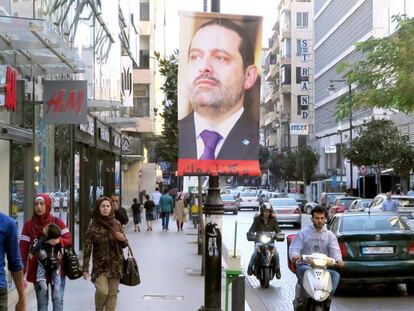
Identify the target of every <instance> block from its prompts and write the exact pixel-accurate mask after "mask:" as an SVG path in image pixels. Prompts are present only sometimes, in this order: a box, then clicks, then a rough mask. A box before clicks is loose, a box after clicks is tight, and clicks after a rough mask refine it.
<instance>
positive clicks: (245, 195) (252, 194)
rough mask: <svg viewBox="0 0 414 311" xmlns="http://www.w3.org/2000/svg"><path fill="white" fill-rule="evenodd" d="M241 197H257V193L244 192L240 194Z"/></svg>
mask: <svg viewBox="0 0 414 311" xmlns="http://www.w3.org/2000/svg"><path fill="white" fill-rule="evenodd" d="M240 196H241V197H255V196H256V193H255V192H242V193H240Z"/></svg>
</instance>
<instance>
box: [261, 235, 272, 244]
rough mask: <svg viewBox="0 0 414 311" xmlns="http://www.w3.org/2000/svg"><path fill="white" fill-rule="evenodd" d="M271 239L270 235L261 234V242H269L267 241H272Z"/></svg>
mask: <svg viewBox="0 0 414 311" xmlns="http://www.w3.org/2000/svg"><path fill="white" fill-rule="evenodd" d="M270 240H271V239H270V238H269V237H268V236H266V235H261V236H260V243H263V244H267V243H269V242H270Z"/></svg>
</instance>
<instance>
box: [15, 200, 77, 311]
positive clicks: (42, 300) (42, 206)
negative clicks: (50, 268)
mask: <svg viewBox="0 0 414 311" xmlns="http://www.w3.org/2000/svg"><path fill="white" fill-rule="evenodd" d="M51 204H52V200H51V198H50V196H49V195H48V194H47V193H40V194H38V195H37V196H36V197H35V200H34V210H33V216H32V218H31V219H29V220H28V221H26V222H25V224H24V226H23V230H22V234H21V236H20V245H19V247H20V253H21V255H22V261H23V265H24V272H25V273H26V272H27V281H28V282H31V283H34V288H35V292H36V299H37V310H38V311H47V310H48V304H49V284H50V285H51V289H52V295H51V296H52V304H53V310H54V311H61V310H63V293H64V290H65V271H64V264H63V256H60V276H61V282H60V285H59V286H60V290H55V288H54V287H55V285H54V284H53V283H52V280H51V276H50V275H47V276H46V283H47V287H46V289H45V288H44V287H42V286H41V285H40V282H37V278H36V273H37V270H38V269H37V267H38V260H37V258H36V256H33V255H32V254H30V248H31V247H32V246H33V245H34V244H35V243H36V242H37V240H38V239H39V238H40V237H41V236H42V235H43V229H44V228H45V227H47V226H48V225H49V224H53V223H55V224H56V225H57V226H58V227H59V228H60V237H58V238H56V239H51V240H48V241H47V242H46V243H49V244H50V245H52V246H54V245H56V244H58V243H60V244H61V248H62V249H63V248H65V247H70V246H71V245H72V236H71V234H70V232H69V229H68V228H67V227H66V225H65V223H64V222H63V220H62V219H60V218H54V217H53V215H51V214H50V209H51ZM28 259H29V260H28Z"/></svg>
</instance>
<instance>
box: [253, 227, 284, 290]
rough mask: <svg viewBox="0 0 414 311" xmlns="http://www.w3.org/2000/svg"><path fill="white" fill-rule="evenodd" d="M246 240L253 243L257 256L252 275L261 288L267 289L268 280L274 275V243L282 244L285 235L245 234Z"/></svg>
mask: <svg viewBox="0 0 414 311" xmlns="http://www.w3.org/2000/svg"><path fill="white" fill-rule="evenodd" d="M247 240H248V241H254V242H255V247H256V250H257V255H258V256H257V257H256V262H255V263H254V265H253V275H254V276H255V277H256V278H257V279H258V280H259V281H260V285H261V287H263V288H269V283H270V280H272V279H273V278H274V276H275V274H276V259H275V255H276V250H275V247H274V245H275V244H274V241H275V240H276V241H277V242H283V241H284V240H285V234H284V233H278V234H276V233H275V232H261V233H259V234H255V233H253V234H252V233H247ZM279 278H280V277H279Z"/></svg>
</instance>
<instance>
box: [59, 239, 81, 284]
mask: <svg viewBox="0 0 414 311" xmlns="http://www.w3.org/2000/svg"><path fill="white" fill-rule="evenodd" d="M63 261H64V266H65V274H66V276H67V277H68V278H69V279H70V280H76V279H79V278H80V277H81V276H82V274H83V272H82V269H81V267H80V264H79V259H78V256H77V255H76V253H75V250H74V249H73V248H72V247H69V248H65V249H63Z"/></svg>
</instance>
